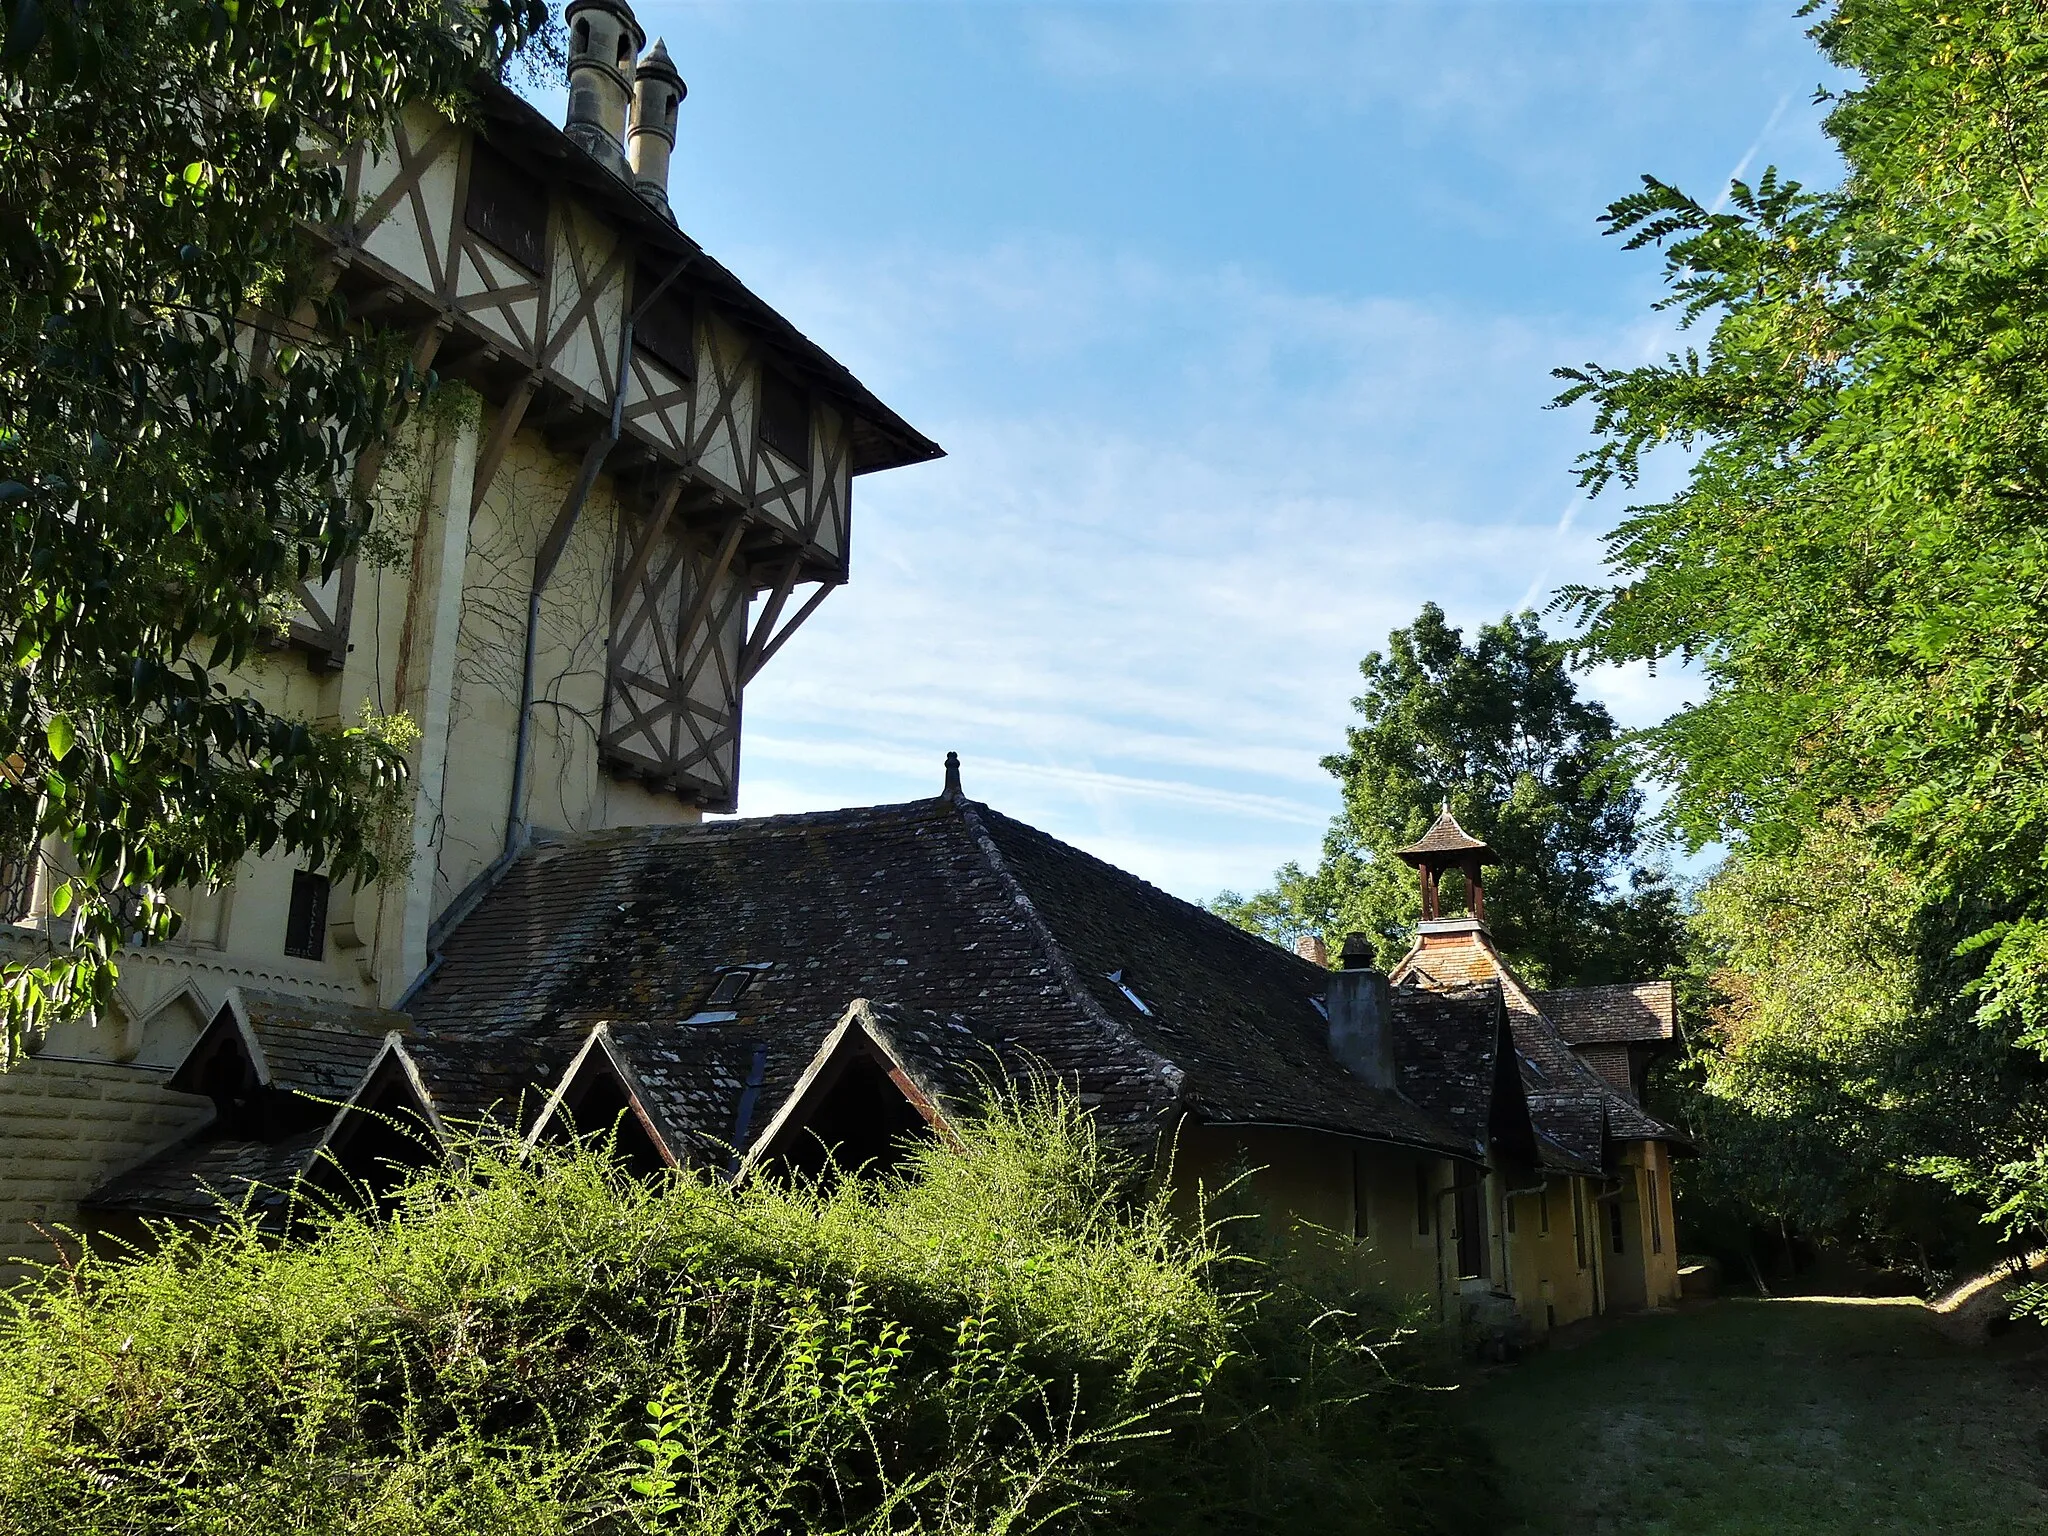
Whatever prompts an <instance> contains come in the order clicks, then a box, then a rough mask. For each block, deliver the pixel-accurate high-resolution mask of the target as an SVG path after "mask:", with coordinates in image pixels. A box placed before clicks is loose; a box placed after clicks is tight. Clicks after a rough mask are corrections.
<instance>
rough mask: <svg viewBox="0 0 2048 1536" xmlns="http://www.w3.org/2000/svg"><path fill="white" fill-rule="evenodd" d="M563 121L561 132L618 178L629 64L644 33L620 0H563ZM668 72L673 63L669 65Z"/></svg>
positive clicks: (622, 171)
mask: <svg viewBox="0 0 2048 1536" xmlns="http://www.w3.org/2000/svg"><path fill="white" fill-rule="evenodd" d="M562 19H563V20H564V21H566V22H568V24H569V121H568V123H567V125H566V126H565V127H564V128H563V132H565V133H566V134H568V136H569V137H570V138H571V139H573V140H574V141H575V142H576V143H577V144H579V145H581V146H582V147H583V148H584V149H585V150H587V151H589V153H590V155H591V157H592V158H593V159H596V160H598V161H600V162H601V163H602V164H604V165H605V166H606V167H607V168H608V169H609V170H611V171H613V172H615V173H616V174H617V175H618V176H619V177H620V178H621V179H623V180H627V181H630V180H631V179H632V170H631V168H630V167H629V166H628V165H627V164H626V126H627V122H628V120H629V118H630V117H631V115H632V110H633V63H634V60H636V59H637V58H638V57H639V56H640V50H641V49H642V48H644V47H646V46H647V34H646V33H645V32H643V31H642V30H641V29H640V23H639V22H637V21H635V20H634V19H633V8H632V7H631V6H630V5H628V4H626V0H569V8H568V9H567V10H566V11H564V12H563V13H562ZM671 73H673V66H671Z"/></svg>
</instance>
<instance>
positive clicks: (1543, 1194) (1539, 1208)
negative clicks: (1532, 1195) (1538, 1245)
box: [1536, 1183, 1550, 1237]
mask: <svg viewBox="0 0 2048 1536" xmlns="http://www.w3.org/2000/svg"><path fill="white" fill-rule="evenodd" d="M1536 1230H1537V1232H1538V1233H1539V1234H1541V1235H1542V1236H1544V1237H1548V1236H1550V1185H1549V1184H1548V1183H1546V1184H1544V1186H1543V1187H1542V1188H1541V1189H1540V1190H1538V1191H1537V1192H1536Z"/></svg>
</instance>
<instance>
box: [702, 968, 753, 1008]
mask: <svg viewBox="0 0 2048 1536" xmlns="http://www.w3.org/2000/svg"><path fill="white" fill-rule="evenodd" d="M753 979H754V973H753V972H752V971H726V972H724V973H723V974H722V975H720V976H719V978H718V980H717V981H716V982H715V983H714V984H713V985H712V988H711V996H709V997H708V998H706V999H705V1000H704V1006H705V1007H707V1008H730V1007H731V1006H732V1005H733V1004H734V1003H736V1002H738V1001H739V1000H740V995H741V994H742V993H744V992H745V991H746V990H747V987H748V985H749V984H750V983H751V982H752V981H753Z"/></svg>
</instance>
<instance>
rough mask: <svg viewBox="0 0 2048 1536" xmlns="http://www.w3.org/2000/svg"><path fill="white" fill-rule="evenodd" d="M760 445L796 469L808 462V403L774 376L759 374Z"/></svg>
mask: <svg viewBox="0 0 2048 1536" xmlns="http://www.w3.org/2000/svg"><path fill="white" fill-rule="evenodd" d="M761 441H762V442H763V443H765V444H767V445H768V446H769V447H770V448H773V449H774V450H775V451H776V452H777V453H779V454H781V455H782V456H783V457H784V458H785V459H787V460H789V462H790V463H792V464H794V465H796V466H797V467H798V468H799V469H804V468H808V467H809V465H810V462H811V403H810V401H808V400H806V399H805V398H804V392H803V391H802V390H800V389H798V388H797V387H796V385H794V384H793V383H791V382H790V381H789V380H788V379H786V378H784V377H783V376H782V375H781V374H779V373H777V372H775V371H774V370H773V369H772V368H764V369H762V370H761Z"/></svg>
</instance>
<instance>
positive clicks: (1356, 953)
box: [1323, 933, 1399, 1093]
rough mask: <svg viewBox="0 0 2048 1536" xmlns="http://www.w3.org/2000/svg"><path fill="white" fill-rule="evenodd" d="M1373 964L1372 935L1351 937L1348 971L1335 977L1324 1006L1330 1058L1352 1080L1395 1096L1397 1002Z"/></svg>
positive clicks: (1347, 949) (1347, 939) (1346, 958)
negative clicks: (1327, 1025) (1395, 1008)
mask: <svg viewBox="0 0 2048 1536" xmlns="http://www.w3.org/2000/svg"><path fill="white" fill-rule="evenodd" d="M1373 959H1374V953H1373V944H1372V938H1371V936H1370V935H1367V934H1363V933H1353V934H1347V935H1346V936H1345V939H1344V969H1342V970H1341V971H1335V972H1333V973H1332V974H1331V976H1330V990H1329V991H1328V992H1327V993H1325V994H1324V996H1323V1007H1324V1009H1325V1010H1326V1011H1327V1012H1328V1014H1329V1018H1330V1054H1331V1055H1332V1056H1334V1057H1336V1058H1337V1060H1338V1061H1339V1062H1340V1063H1342V1065H1343V1066H1344V1068H1345V1070H1346V1071H1348V1072H1349V1073H1350V1074H1351V1075H1352V1076H1353V1077H1355V1078H1358V1079H1359V1080H1360V1081H1362V1082H1364V1083H1366V1084H1367V1085H1369V1086H1371V1087H1374V1088H1379V1089H1382V1090H1384V1091H1386V1092H1389V1093H1391V1092H1393V1091H1394V1090H1395V1089H1396V1088H1397V1087H1398V1085H1399V1084H1398V1077H1397V1073H1396V1070H1395V1065H1394V1009H1393V997H1392V995H1391V993H1390V991H1389V989H1388V986H1387V977H1386V973H1385V972H1384V971H1380V970H1376V969H1374V967H1373Z"/></svg>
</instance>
